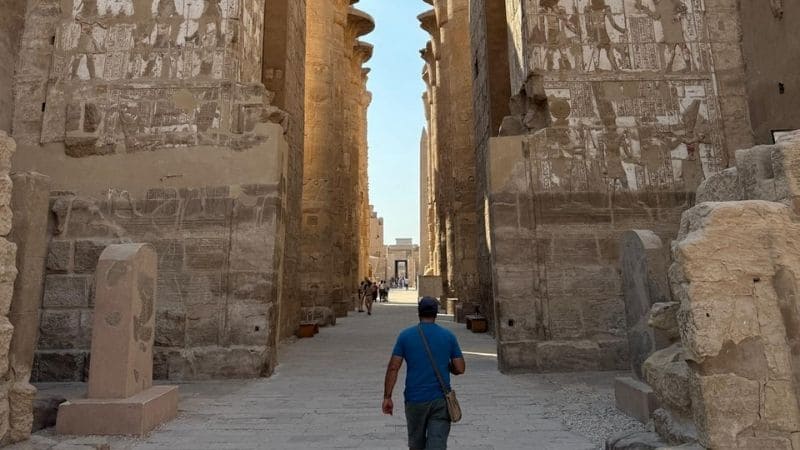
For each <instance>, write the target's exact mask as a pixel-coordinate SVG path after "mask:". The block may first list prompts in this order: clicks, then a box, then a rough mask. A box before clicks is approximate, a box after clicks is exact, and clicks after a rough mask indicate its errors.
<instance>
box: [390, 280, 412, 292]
mask: <svg viewBox="0 0 800 450" xmlns="http://www.w3.org/2000/svg"><path fill="white" fill-rule="evenodd" d="M390 285H391V286H392V287H393V288H398V289H403V288H405V290H408V279H407V278H406V277H400V278H395V277H392V279H391V281H390Z"/></svg>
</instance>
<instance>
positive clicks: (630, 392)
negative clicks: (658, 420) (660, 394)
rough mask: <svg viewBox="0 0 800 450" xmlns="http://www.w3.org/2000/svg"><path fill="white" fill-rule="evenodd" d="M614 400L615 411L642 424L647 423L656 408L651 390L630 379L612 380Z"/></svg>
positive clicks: (655, 401) (656, 403) (643, 384)
mask: <svg viewBox="0 0 800 450" xmlns="http://www.w3.org/2000/svg"><path fill="white" fill-rule="evenodd" d="M614 398H615V400H616V405H617V409H619V410H620V411H622V412H624V413H625V414H627V415H628V416H630V417H633V418H634V419H636V420H638V421H639V422H642V423H647V422H648V421H649V420H650V415H651V414H652V413H653V411H655V410H656V409H657V408H658V402H657V400H656V395H655V393H654V392H653V389H652V388H650V386H648V385H647V384H645V383H642V382H641V381H639V380H635V379H633V378H630V377H619V378H615V379H614Z"/></svg>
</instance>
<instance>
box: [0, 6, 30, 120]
mask: <svg viewBox="0 0 800 450" xmlns="http://www.w3.org/2000/svg"><path fill="white" fill-rule="evenodd" d="M27 3H28V2H27V0H8V1H5V2H3V14H2V17H0V61H3V64H2V65H0V130H3V131H6V132H7V133H11V123H12V121H13V114H14V91H13V87H14V67H15V66H16V62H17V56H18V55H19V47H20V43H21V41H22V29H23V25H24V23H25V10H26V7H27Z"/></svg>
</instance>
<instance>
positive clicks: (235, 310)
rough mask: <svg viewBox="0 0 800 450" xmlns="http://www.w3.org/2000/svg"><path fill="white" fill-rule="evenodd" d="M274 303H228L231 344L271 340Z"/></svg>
mask: <svg viewBox="0 0 800 450" xmlns="http://www.w3.org/2000/svg"><path fill="white" fill-rule="evenodd" d="M274 314H275V311H274V308H273V305H271V304H259V303H255V304H254V303H244V302H232V303H229V304H228V313H227V317H228V323H227V330H226V331H227V332H226V337H227V339H226V340H227V343H228V344H229V345H252V346H257V345H263V343H265V342H268V341H269V333H270V324H271V323H274V317H273V315H274Z"/></svg>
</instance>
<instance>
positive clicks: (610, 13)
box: [489, 0, 751, 370]
mask: <svg viewBox="0 0 800 450" xmlns="http://www.w3.org/2000/svg"><path fill="white" fill-rule="evenodd" d="M734 6H735V5H734V2H732V1H727V0H726V1H720V2H713V3H708V4H706V5H704V4H702V3H701V2H698V1H694V0H670V1H661V2H654V1H641V2H627V1H621V0H597V1H594V0H593V1H579V2H572V1H559V0H554V1H548V2H523V1H518V0H510V1H507V2H506V13H507V18H508V24H509V32H510V41H509V44H510V52H509V54H510V74H511V92H512V93H513V94H514V97H513V98H512V103H511V116H509V117H507V118H506V119H505V120H504V121H503V131H504V133H505V134H518V135H522V136H521V137H516V138H495V139H493V140H492V144H491V145H492V150H491V152H492V154H491V157H490V161H489V166H490V169H489V170H490V179H491V181H490V183H491V186H490V189H489V191H490V193H491V197H490V204H491V211H490V213H491V219H490V220H491V224H490V229H491V236H492V258H493V271H494V277H495V285H494V293H495V305H496V308H497V311H496V314H497V317H498V319H497V323H498V327H499V328H498V333H499V342H500V349H501V350H500V354H501V367H504V368H505V369H515V368H518V369H528V370H531V369H532V370H583V369H597V368H600V369H610V368H624V367H625V365H626V364H627V363H626V362H625V361H626V360H627V348H626V347H627V346H626V345H625V342H624V340H623V339H622V338H623V336H624V335H625V323H624V308H623V302H622V300H621V296H620V278H619V273H618V270H617V265H618V255H617V242H618V240H619V238H620V234H621V232H623V231H624V230H625V229H626V228H630V229H651V230H653V231H655V232H656V234H657V235H659V236H660V237H661V238H662V239H667V240H668V239H671V237H672V236H673V235H674V232H675V231H676V229H677V226H678V224H679V221H680V214H681V212H682V211H683V210H685V209H686V208H688V207H690V206H692V203H693V198H694V195H693V192H694V191H695V190H696V189H697V187H698V186H699V185H700V183H701V182H702V181H703V180H704V179H706V178H707V177H709V176H711V175H713V174H715V173H718V172H719V171H721V170H722V169H724V168H725V167H727V165H728V160H729V154H731V153H732V152H733V151H734V150H736V149H737V148H740V147H741V146H747V145H749V143H750V142H751V139H750V138H749V136H750V134H749V131H748V130H749V121H748V115H747V108H746V107H745V106H744V103H743V101H744V100H745V97H744V81H743V77H742V73H743V72H742V69H743V66H742V58H741V50H740V47H739V45H738V44H739V41H738V36H737V35H736V34H735V33H734V32H733V31H734V30H735V29H736V27H737V23H738V22H737V21H738V15H737V14H736V12H735V9H734V8H733V7H734ZM521 267H527V268H526V269H524V270H523V269H521ZM520 317H522V319H520Z"/></svg>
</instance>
